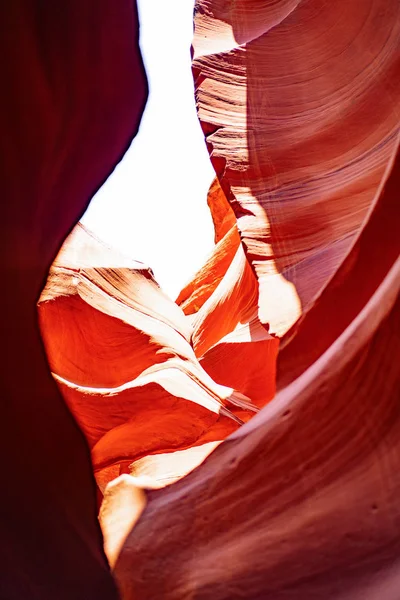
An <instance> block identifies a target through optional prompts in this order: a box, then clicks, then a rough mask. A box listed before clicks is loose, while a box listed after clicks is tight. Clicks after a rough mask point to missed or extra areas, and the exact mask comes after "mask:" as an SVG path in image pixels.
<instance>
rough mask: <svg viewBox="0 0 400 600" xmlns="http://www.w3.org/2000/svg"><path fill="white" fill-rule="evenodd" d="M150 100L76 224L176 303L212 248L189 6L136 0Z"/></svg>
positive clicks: (185, 1)
mask: <svg viewBox="0 0 400 600" xmlns="http://www.w3.org/2000/svg"><path fill="white" fill-rule="evenodd" d="M138 7H139V14H140V22H141V33H140V45H141V49H142V54H143V59H144V63H145V67H146V72H147V77H148V81H149V87H150V93H149V99H148V103H147V106H146V109H145V112H144V115H143V119H142V123H141V126H140V130H139V133H138V135H137V136H136V138H135V139H134V141H133V143H132V145H131V147H130V149H129V150H128V152H127V153H126V155H125V157H124V158H123V160H122V161H121V163H120V164H119V165H118V166H117V168H116V169H115V171H114V173H113V174H112V175H111V176H110V177H109V179H108V180H107V181H106V183H105V184H104V185H103V187H102V188H101V189H100V190H99V192H98V193H97V194H96V195H95V196H94V198H93V199H92V202H91V204H90V206H89V208H88V210H87V211H86V213H85V215H84V216H83V218H82V222H83V224H84V225H85V226H87V227H88V228H89V229H90V230H91V231H93V232H94V233H95V234H96V235H97V236H98V237H99V238H100V239H102V240H104V241H105V242H106V243H107V244H108V245H111V246H113V247H115V248H117V249H119V250H120V251H122V252H123V253H124V254H126V255H127V256H130V257H131V258H133V259H135V260H139V261H142V262H144V263H146V264H147V265H148V266H150V267H151V268H152V269H153V271H154V274H155V277H156V279H157V281H158V283H159V284H160V285H161V287H162V288H163V290H164V291H165V292H166V293H167V294H169V295H170V296H171V298H173V299H175V298H176V296H177V294H178V293H179V291H180V290H181V288H182V287H183V285H184V284H185V283H186V282H187V281H188V280H190V278H191V276H192V275H193V274H194V273H195V271H196V270H197V269H198V268H200V267H201V266H202V264H203V263H204V261H205V258H206V256H207V254H209V252H210V251H211V250H212V247H213V227H212V221H211V217H210V213H209V209H208V207H207V191H208V188H209V185H210V183H211V180H212V177H213V174H214V172H213V169H212V166H211V163H210V160H209V157H208V154H207V150H206V147H205V143H204V138H203V134H202V132H201V129H200V125H199V123H198V120H197V116H196V110H195V102H194V94H193V80H192V75H191V70H190V44H191V39H192V35H193V24H192V16H193V2H192V1H190V0H171V1H170V2H165V0H139V1H138Z"/></svg>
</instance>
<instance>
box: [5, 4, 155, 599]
mask: <svg viewBox="0 0 400 600" xmlns="http://www.w3.org/2000/svg"><path fill="white" fill-rule="evenodd" d="M0 22H1V27H2V33H1V36H0V50H1V55H2V78H3V79H2V81H3V84H4V85H3V91H2V94H1V97H0V106H1V111H0V114H1V117H0V118H1V136H0V145H1V157H2V160H1V165H0V170H1V185H2V216H1V220H0V227H1V235H0V270H1V282H2V290H1V294H0V323H1V336H2V340H3V344H4V345H3V353H2V363H1V384H2V386H1V390H2V398H1V399H2V434H1V459H2V460H1V471H2V497H1V507H2V511H1V516H0V549H1V550H0V554H1V558H0V560H1V569H0V570H1V575H0V596H1V598H6V599H7V600H22V599H25V598H26V599H27V598H29V599H34V598H35V599H40V600H47V599H48V600H54V599H55V598H57V599H59V600H64V599H65V600H70V599H71V598H74V599H76V600H78V599H79V600H88V599H89V598H96V599H102V600H103V599H104V600H109V599H112V598H113V599H114V598H116V597H117V592H116V590H115V585H114V583H113V580H112V577H111V575H110V573H109V569H108V565H107V562H106V559H105V556H104V553H103V549H102V539H101V533H100V528H99V525H98V521H97V518H96V497H95V484H94V479H93V474H92V468H91V463H90V455H89V451H88V448H87V443H86V441H85V439H84V437H83V435H82V433H81V431H80V430H79V428H78V427H77V425H76V422H75V421H74V419H73V418H72V417H71V414H70V412H69V411H68V410H67V408H66V405H65V402H64V401H63V399H62V396H61V394H60V393H59V392H58V390H57V386H56V384H55V382H54V379H53V378H52V377H51V375H50V372H49V367H48V363H47V360H46V355H45V353H44V350H43V344H42V340H41V336H40V331H39V327H38V323H37V310H36V302H37V299H38V298H39V295H40V293H41V291H42V289H43V286H44V284H45V281H46V278H47V275H48V272H49V268H50V266H51V263H52V262H53V260H54V258H55V256H56V254H57V252H58V251H59V248H60V245H61V243H62V241H63V240H64V239H65V237H66V235H67V234H68V233H69V232H70V230H71V229H72V227H73V226H74V225H75V223H76V222H77V220H78V219H79V218H80V216H81V215H82V214H83V212H84V211H85V209H86V207H87V205H88V203H89V200H90V198H91V196H92V195H93V194H94V193H95V191H96V190H97V189H98V187H99V186H100V185H101V184H102V183H103V181H104V180H105V179H106V178H107V177H108V175H109V174H110V172H111V171H112V169H113V168H114V166H115V164H116V163H117V162H118V161H119V160H120V158H121V156H122V155H123V153H124V152H125V150H126V148H127V147H128V145H129V144H130V142H131V139H132V137H133V136H134V135H135V133H136V131H137V129H138V126H139V121H140V118H141V114H142V111H143V106H144V103H145V100H146V89H147V84H146V78H145V75H144V70H143V65H142V61H141V57H140V52H139V46H138V20H137V13H136V5H135V2H133V1H132V0H121V2H118V5H116V3H115V2H114V1H113V0H101V1H98V0H93V1H92V0H89V1H88V2H80V1H79V2H78V1H77V0H71V1H70V2H65V3H59V2H38V1H36V0H15V1H13V2H7V3H1V6H0Z"/></svg>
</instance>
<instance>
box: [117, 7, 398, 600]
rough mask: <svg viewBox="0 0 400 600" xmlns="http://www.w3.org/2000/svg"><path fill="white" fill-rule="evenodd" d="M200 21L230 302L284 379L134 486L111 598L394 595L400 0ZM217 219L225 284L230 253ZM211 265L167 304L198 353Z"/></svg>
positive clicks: (203, 12) (204, 16) (204, 98)
mask: <svg viewBox="0 0 400 600" xmlns="http://www.w3.org/2000/svg"><path fill="white" fill-rule="evenodd" d="M195 24H196V29H195V40H194V62H193V71H194V78H195V84H196V95H197V102H198V110H199V117H200V120H201V123H202V126H203V130H204V133H205V135H206V140H207V144H208V147H209V150H210V154H211V160H212V161H213V164H214V167H215V170H216V173H217V176H218V179H219V182H220V184H221V188H222V191H223V195H224V196H225V198H226V199H227V200H228V201H229V203H230V205H231V207H232V209H233V211H234V214H235V216H236V219H237V228H238V232H239V234H240V239H241V242H242V246H243V249H244V254H243V257H244V260H245V261H246V262H247V264H250V265H251V266H252V270H251V271H249V275H248V276H247V275H245V270H244V271H243V275H242V281H244V282H245V284H244V288H243V289H242V291H241V295H240V298H241V299H242V295H243V293H244V291H246V292H247V291H249V300H248V302H247V301H244V310H246V307H247V306H248V307H249V308H250V306H253V305H254V300H253V297H252V296H251V291H250V290H251V289H252V285H253V284H252V281H253V280H254V281H256V289H257V287H258V290H259V297H258V318H259V322H260V323H262V324H264V325H266V326H267V325H269V326H270V331H272V332H274V333H276V334H278V335H279V336H280V337H281V338H282V344H281V351H280V353H279V356H278V385H279V387H280V390H281V391H280V392H279V394H278V395H277V396H276V397H275V398H274V401H273V402H272V403H270V404H269V405H268V407H266V408H264V409H263V410H262V411H261V413H260V414H259V415H257V416H256V417H254V419H253V420H252V421H251V422H249V423H248V424H246V425H245V426H243V427H242V428H241V429H239V430H238V431H237V432H236V433H234V434H233V435H231V436H230V438H229V440H227V441H226V442H224V443H222V444H220V445H219V447H218V448H217V449H216V450H215V451H214V452H213V453H212V454H211V455H210V456H209V457H208V458H207V460H206V461H205V463H204V464H202V465H201V466H200V467H199V468H198V469H196V470H195V471H194V472H193V473H191V474H190V475H188V476H187V477H185V478H184V479H182V480H181V481H180V482H178V483H177V484H175V485H174V486H171V487H169V488H166V489H164V490H160V491H153V492H149V493H148V500H149V501H148V504H147V506H146V508H145V509H144V512H143V513H142V515H141V517H140V519H139V521H138V523H137V525H136V527H135V528H134V529H133V531H132V532H131V533H130V534H129V535H128V537H127V539H126V541H125V543H124V545H123V547H122V550H121V553H120V556H119V559H118V561H117V563H116V566H115V574H116V576H117V579H118V582H119V585H120V589H121V591H122V595H123V597H124V598H134V597H138V598H143V599H144V598H149V599H150V598H151V599H157V598H160V599H161V598H163V599H165V598H167V599H171V600H172V599H173V600H178V599H182V600H183V599H184V598H188V597H193V598H196V599H199V600H200V599H208V598H213V599H215V600H218V599H220V600H222V599H224V600H231V599H233V598H252V599H258V598H259V599H260V600H261V599H264V598H273V599H274V600H280V599H282V600H283V599H285V600H288V599H292V598H293V600H303V599H307V600H308V599H309V598H318V599H319V598H324V599H325V598H326V599H328V598H329V599H330V598H332V599H335V600H338V599H340V600H342V599H343V600H345V599H346V600H347V599H350V598H352V599H353V598H356V599H358V598H360V600H361V599H364V598H365V599H366V600H380V599H381V598H382V599H385V600H396V599H397V597H398V589H399V580H400V570H399V565H398V556H399V541H398V540H399V533H400V523H399V519H398V509H397V497H398V494H399V486H400V481H399V478H398V474H397V473H398V464H399V460H400V430H399V425H400V421H399V414H398V398H399V397H400V389H399V388H400V381H399V369H398V362H399V353H400V346H399V339H398V331H399V304H398V289H399V285H400V263H399V259H398V255H399V250H400V242H399V239H398V229H399V214H398V193H399V192H398V190H399V189H400V188H399V186H400V162H399V158H397V159H395V156H396V152H397V147H398V131H399V106H400V98H399V95H400V94H399V92H400V90H399V82H400V77H399V75H400V63H399V60H400V53H399V46H398V40H399V33H400V31H399V29H400V8H399V5H398V3H397V2H395V1H389V2H385V3H382V2H379V1H378V0H369V1H367V2H365V3H363V4H362V5H360V3H359V2H356V1H350V2H344V1H343V2H336V3H326V2H323V1H322V0H321V1H319V0H309V1H304V2H295V1H293V2H284V1H282V2H252V3H249V2H246V3H245V2H235V3H226V2H222V1H218V0H214V1H213V0H208V1H207V0H199V1H198V2H197V5H196V13H195ZM221 193H222V192H217V191H216V189H215V187H214V189H213V191H212V196H213V197H215V196H216V195H217V196H218V198H219V200H216V201H217V202H220V205H221V204H223V197H222V198H221ZM228 213H229V211H228ZM224 214H225V213H224V211H223V210H215V211H214V212H213V216H214V220H215V221H216V222H218V223H219V224H222V223H223V222H224ZM233 226H234V227H235V224H234V225H233ZM228 229H229V226H227V229H226V231H224V233H225V237H223V238H222V241H221V240H220V241H218V240H219V236H218V235H217V236H216V241H218V244H217V247H216V252H215V254H214V259H215V260H216V262H217V263H218V262H219V261H221V264H225V266H224V272H225V275H224V277H226V276H227V274H228V273H229V268H230V265H232V264H233V262H232V261H235V260H237V261H238V263H239V262H240V260H241V259H240V258H239V255H238V254H237V252H238V250H236V253H235V250H234V249H236V248H239V246H238V245H237V244H238V241H237V238H236V237H235V234H234V233H232V234H231V237H229V233H227V230H228ZM234 231H235V230H234ZM224 240H225V246H224V245H222V244H223V242H224ZM240 252H241V250H239V254H240ZM228 255H229V259H228V258H227V257H228ZM233 256H234V258H232V257H233ZM219 257H221V258H219ZM224 261H225V262H224ZM207 269H209V273H212V270H213V269H215V263H214V262H213V260H212V259H211V260H210V262H209V263H208V267H206V268H205V269H204V271H203V272H201V273H199V274H198V276H197V277H196V278H195V284H194V285H193V284H192V286H189V287H188V288H187V289H186V290H184V292H183V293H182V294H181V296H180V298H179V299H178V300H179V301H181V302H182V306H183V307H184V309H185V311H187V312H188V313H191V312H194V311H197V312H196V314H195V317H194V320H193V323H194V327H195V333H194V336H193V340H194V342H195V344H196V343H197V344H198V346H199V347H200V348H201V347H202V344H204V347H205V348H207V337H208V336H209V335H210V336H211V339H212V335H213V333H212V332H213V331H215V328H218V327H219V326H221V324H220V321H219V320H218V318H217V322H216V324H214V323H213V322H212V316H211V315H213V311H210V313H209V315H208V316H207V318H208V319H210V320H209V321H208V323H207V320H206V319H207V318H205V317H203V316H202V314H201V311H202V310H203V307H205V306H207V303H208V305H209V306H210V305H211V303H213V308H214V310H215V311H218V306H219V302H221V303H222V305H223V304H224V302H225V298H224V295H223V290H224V285H223V284H224V278H222V279H221V280H220V282H218V286H217V287H215V286H214V284H213V282H214V278H213V277H211V276H209V275H208V272H207ZM253 273H254V275H252V274H253ZM253 278H254V279H253ZM226 286H227V287H228V286H229V276H228V277H227V278H226ZM218 288H220V290H221V291H220V293H218ZM256 296H257V294H255V297H256ZM240 310H241V308H240V306H239V308H238V311H239V312H240ZM214 314H215V313H214ZM216 314H218V313H216ZM256 316H257V313H256ZM233 318H235V316H233ZM206 324H207V327H206V326H205V325H206ZM196 328H197V331H196ZM210 328H211V333H210V331H209V330H210ZM221 332H223V331H222V330H221ZM228 337H229V336H228ZM224 339H225V340H226V338H224ZM203 340H204V341H203ZM219 343H220V344H221V341H220V342H219ZM217 348H218V345H217V346H215V349H217ZM226 351H227V350H226V348H224V347H221V353H222V354H225V352H226ZM200 352H201V350H200ZM206 355H207V351H206V354H205V355H204V359H203V361H204V360H205V357H206ZM203 364H204V363H203ZM247 366H248V363H246V367H247ZM245 370H246V369H245V368H242V371H245ZM213 375H214V376H215V377H218V374H216V373H213ZM248 394H249V396H250V398H252V395H251V393H249V392H248ZM166 531H168V535H162V534H161V532H166Z"/></svg>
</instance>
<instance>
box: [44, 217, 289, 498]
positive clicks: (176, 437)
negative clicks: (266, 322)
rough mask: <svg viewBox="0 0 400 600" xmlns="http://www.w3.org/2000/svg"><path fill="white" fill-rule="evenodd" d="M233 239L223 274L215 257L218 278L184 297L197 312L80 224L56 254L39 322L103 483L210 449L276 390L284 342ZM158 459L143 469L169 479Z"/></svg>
mask: <svg viewBox="0 0 400 600" xmlns="http://www.w3.org/2000/svg"><path fill="white" fill-rule="evenodd" d="M234 229H236V226H233V227H232V231H234ZM224 239H225V238H224ZM234 239H235V246H236V247H235V255H234V257H233V260H232V262H231V264H230V265H229V268H227V269H226V272H225V273H223V272H221V269H222V266H223V265H224V262H223V261H221V262H219V261H218V262H217V261H214V264H215V269H214V276H213V281H212V284H213V285H212V286H207V285H206V284H204V285H203V288H202V289H203V293H202V296H201V298H200V297H199V295H198V294H197V295H196V294H195V292H194V291H193V292H192V293H190V292H188V297H187V298H186V294H185V298H186V300H185V302H184V307H185V311H186V312H189V313H190V312H191V311H190V307H193V305H194V303H196V308H197V312H196V313H195V314H194V315H193V316H194V318H193V317H189V316H185V314H184V312H183V311H182V309H181V308H180V307H179V306H177V305H176V304H175V303H174V302H172V300H170V299H169V298H168V297H167V296H166V295H165V294H163V292H162V291H161V289H160V288H159V287H158V285H157V283H156V282H155V281H154V279H153V276H152V273H151V271H150V270H149V269H147V268H146V267H145V266H144V265H142V264H141V263H135V262H134V261H127V259H125V258H124V257H122V256H119V255H118V253H117V252H115V251H113V250H111V249H109V248H107V247H106V246H104V245H103V244H102V243H100V242H99V241H98V240H96V239H95V238H94V236H93V235H91V234H90V233H89V232H88V231H86V230H85V229H84V228H83V227H82V226H81V225H79V226H78V227H77V228H76V229H75V231H74V232H73V233H72V235H71V236H70V237H69V239H68V240H67V242H66V244H65V245H64V247H63V250H62V251H61V253H60V254H59V256H58V257H57V259H56V260H55V262H54V264H53V266H52V268H51V270H50V275H49V278H48V281H47V285H46V288H45V289H44V291H43V293H42V295H41V298H40V302H39V309H38V310H39V322H40V325H41V330H42V335H43V339H44V342H45V346H46V350H47V354H48V357H49V363H50V368H51V370H52V372H53V374H54V375H55V378H56V380H57V383H58V385H59V388H60V390H61V392H62V394H63V396H64V398H65V399H66V401H67V403H68V405H69V407H70V408H71V410H72V412H73V414H74V415H75V417H76V418H77V421H78V424H79V425H80V426H81V428H82V431H83V432H84V434H85V435H86V438H87V440H88V442H89V446H90V447H91V450H92V460H93V466H94V471H95V475H96V478H97V481H98V484H99V487H100V489H101V490H103V489H104V486H105V485H106V484H107V483H108V481H110V480H111V479H114V478H115V477H116V476H118V475H120V474H121V473H129V472H135V473H137V469H138V466H137V465H136V466H135V462H136V461H138V460H140V465H141V469H143V460H142V459H143V458H145V457H148V456H149V455H153V454H160V453H161V454H162V453H170V452H173V451H177V450H179V451H182V450H185V449H187V448H190V447H192V446H203V445H205V444H207V446H206V447H205V450H207V449H210V450H211V449H212V446H210V445H209V442H215V441H219V440H222V439H224V438H225V437H226V436H227V435H228V434H229V433H232V432H233V431H235V430H236V429H237V428H238V427H239V425H241V424H243V423H244V422H245V421H247V420H248V419H249V417H250V416H252V414H254V412H257V411H258V407H260V406H263V405H264V404H266V402H267V401H268V400H270V399H271V398H272V397H273V395H274V392H275V379H276V369H275V366H276V356H277V351H278V344H279V340H278V339H277V338H276V337H273V336H271V335H270V334H269V333H268V332H267V331H266V329H265V328H264V327H263V326H262V325H261V324H260V323H259V321H258V318H257V286H256V283H255V277H254V275H253V273H252V271H251V269H250V268H249V266H248V263H247V261H246V258H245V255H244V252H243V250H242V247H241V245H240V243H239V239H238V236H237V232H236V237H235V238H234ZM211 260H213V258H212V259H211ZM206 272H207V274H208V275H210V270H209V269H208V270H207V265H206ZM218 278H219V279H220V281H219V284H218V285H217V287H216V288H215V290H213V287H214V286H215V284H216V281H217V280H218ZM195 287H196V290H198V288H199V287H200V286H195ZM211 290H213V292H212V293H211ZM185 292H186V290H185ZM207 296H208V299H207V301H205V298H206V297H207ZM193 298H194V301H193ZM202 303H203V304H202ZM200 306H201V307H200ZM246 362H248V364H249V369H242V368H241V367H242V364H244V363H246ZM202 365H203V366H204V367H205V368H203V366H202ZM207 371H209V372H211V373H212V374H213V375H215V376H216V381H218V382H220V383H223V384H224V385H220V384H219V383H216V381H214V380H213V379H212V378H211V377H210V375H208V374H207ZM228 386H229V387H228ZM233 387H235V388H236V389H233ZM249 396H251V398H252V401H250V400H249ZM199 451H200V448H199ZM199 456H202V454H201V453H200V455H199ZM171 458H172V457H171ZM172 460H173V458H172ZM194 460H195V464H196V462H198V460H197V459H196V458H195V457H194ZM160 466H161V465H159V462H158V461H153V468H151V459H148V460H147V461H146V472H147V473H148V474H149V470H150V471H152V475H153V478H154V479H155V480H158V479H160V478H161V480H164V479H165V473H164V468H162V470H161V472H160ZM175 468H178V471H179V464H178V465H176V467H175ZM179 475H180V473H175V477H178V476H179ZM171 478H172V479H174V475H173V474H172V473H171V472H170V474H169V480H171ZM159 485H161V482H160V481H159Z"/></svg>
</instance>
